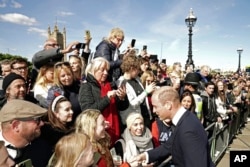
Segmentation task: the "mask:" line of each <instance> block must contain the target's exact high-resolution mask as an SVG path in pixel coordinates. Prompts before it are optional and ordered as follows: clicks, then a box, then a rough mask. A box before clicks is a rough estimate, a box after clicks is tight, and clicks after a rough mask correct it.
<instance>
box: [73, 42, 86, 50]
mask: <svg viewBox="0 0 250 167" xmlns="http://www.w3.org/2000/svg"><path fill="white" fill-rule="evenodd" d="M75 48H76V49H84V48H85V43H79V44H77V45H76V47H75Z"/></svg>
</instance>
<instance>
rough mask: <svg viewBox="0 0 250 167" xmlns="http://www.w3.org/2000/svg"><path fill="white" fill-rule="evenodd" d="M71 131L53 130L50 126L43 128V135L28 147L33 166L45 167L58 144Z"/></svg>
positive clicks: (28, 154) (46, 125)
mask: <svg viewBox="0 0 250 167" xmlns="http://www.w3.org/2000/svg"><path fill="white" fill-rule="evenodd" d="M69 133H70V131H63V130H60V129H59V128H53V127H52V126H51V125H50V124H45V125H44V126H42V127H41V135H40V136H39V137H38V138H37V139H35V140H34V141H32V142H31V144H30V145H29V146H28V147H27V156H28V157H29V158H30V159H31V161H32V164H33V166H35V167H45V166H46V165H47V164H48V161H49V159H50V157H51V156H52V154H53V152H54V149H55V145H56V143H57V142H58V141H59V140H60V139H61V138H62V137H63V136H65V135H67V134H69Z"/></svg>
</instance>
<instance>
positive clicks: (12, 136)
mask: <svg viewBox="0 0 250 167" xmlns="http://www.w3.org/2000/svg"><path fill="white" fill-rule="evenodd" d="M46 112H47V110H46V109H44V108H42V107H40V106H38V105H36V104H33V103H31V102H28V101H25V100H20V99H13V100H10V101H7V103H6V104H5V105H4V106H3V108H2V109H1V111H0V122H1V129H2V131H1V132H0V140H3V141H4V142H5V146H6V148H7V151H8V154H9V156H10V157H11V158H12V159H13V160H14V161H15V163H16V164H18V163H20V162H22V161H25V160H27V159H29V155H28V154H27V151H26V148H27V146H28V145H29V144H30V142H31V141H33V140H34V139H35V138H37V137H38V136H40V134H41V130H40V128H41V127H42V126H43V125H44V123H43V121H42V120H41V117H42V116H43V115H44V114H45V113H46Z"/></svg>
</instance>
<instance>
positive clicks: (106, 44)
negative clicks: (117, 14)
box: [94, 28, 124, 82]
mask: <svg viewBox="0 0 250 167" xmlns="http://www.w3.org/2000/svg"><path fill="white" fill-rule="evenodd" d="M123 41H124V32H123V30H122V29H120V28H113V29H112V30H111V31H110V33H109V36H108V37H107V38H105V39H104V40H102V41H101V42H100V43H99V44H98V45H97V47H96V52H95V55H94V58H96V57H103V58H105V59H106V60H108V62H109V63H110V70H109V72H108V74H109V75H108V81H109V82H112V81H116V80H117V79H118V78H119V77H120V75H121V70H120V65H121V64H122V59H121V58H120V56H119V54H120V51H119V48H120V47H121V45H122V43H123Z"/></svg>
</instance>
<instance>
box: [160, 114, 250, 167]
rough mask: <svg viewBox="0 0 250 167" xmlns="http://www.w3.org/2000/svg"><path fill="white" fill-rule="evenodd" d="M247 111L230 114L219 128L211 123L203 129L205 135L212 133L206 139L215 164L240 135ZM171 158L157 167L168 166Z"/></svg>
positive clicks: (216, 124)
mask: <svg viewBox="0 0 250 167" xmlns="http://www.w3.org/2000/svg"><path fill="white" fill-rule="evenodd" d="M248 114H249V109H248V110H247V111H243V110H241V111H239V112H238V114H232V115H231V118H230V120H229V121H226V122H224V125H223V126H221V125H220V124H218V123H215V122H214V123H212V124H210V125H209V126H208V127H206V128H205V130H206V132H207V133H210V132H211V131H212V135H211V137H210V138H209V139H208V143H209V146H210V156H211V158H212V161H213V162H214V163H215V164H218V162H219V161H220V159H221V158H222V156H223V155H224V153H225V151H226V150H227V148H228V145H229V144H230V143H231V142H232V141H233V139H234V138H235V136H236V135H237V134H239V133H240V129H241V128H242V127H243V126H244V124H245V123H246V122H247V118H248ZM171 159H172V157H168V158H167V159H166V160H165V161H164V162H162V163H161V164H160V165H159V166H158V167H165V166H169V161H170V160H171Z"/></svg>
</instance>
